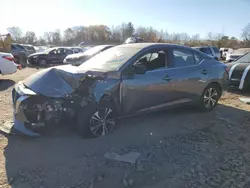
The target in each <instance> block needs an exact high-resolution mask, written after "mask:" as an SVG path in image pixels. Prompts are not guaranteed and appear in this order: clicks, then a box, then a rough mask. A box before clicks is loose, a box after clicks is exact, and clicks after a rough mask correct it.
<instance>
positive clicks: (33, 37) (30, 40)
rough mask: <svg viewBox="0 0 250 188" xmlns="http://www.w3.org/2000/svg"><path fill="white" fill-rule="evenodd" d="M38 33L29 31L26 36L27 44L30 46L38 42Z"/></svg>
mask: <svg viewBox="0 0 250 188" xmlns="http://www.w3.org/2000/svg"><path fill="white" fill-rule="evenodd" d="M36 40H37V38H36V33H35V32H33V31H27V32H26V34H25V42H26V43H28V44H32V45H33V44H34V43H35V42H36Z"/></svg>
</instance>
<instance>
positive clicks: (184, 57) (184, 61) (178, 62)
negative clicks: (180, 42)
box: [173, 49, 196, 67]
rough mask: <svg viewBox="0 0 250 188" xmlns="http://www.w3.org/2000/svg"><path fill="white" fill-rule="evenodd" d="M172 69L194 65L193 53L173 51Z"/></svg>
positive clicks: (181, 50) (183, 50)
mask: <svg viewBox="0 0 250 188" xmlns="http://www.w3.org/2000/svg"><path fill="white" fill-rule="evenodd" d="M173 56H174V67H185V66H190V65H194V64H196V63H195V60H194V56H193V53H192V52H190V51H188V50H185V49H174V50H173Z"/></svg>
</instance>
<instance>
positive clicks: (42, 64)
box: [38, 59, 48, 67]
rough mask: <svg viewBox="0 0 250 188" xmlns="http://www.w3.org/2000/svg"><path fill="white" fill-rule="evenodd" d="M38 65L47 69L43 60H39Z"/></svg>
mask: <svg viewBox="0 0 250 188" xmlns="http://www.w3.org/2000/svg"><path fill="white" fill-rule="evenodd" d="M38 65H40V66H43V67H47V65H48V63H47V61H46V60H45V59H39V60H38Z"/></svg>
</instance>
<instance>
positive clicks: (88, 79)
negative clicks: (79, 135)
mask: <svg viewBox="0 0 250 188" xmlns="http://www.w3.org/2000/svg"><path fill="white" fill-rule="evenodd" d="M59 71H60V72H59V73H60V74H62V73H63V72H62V71H61V70H59ZM49 73H50V74H52V76H51V77H53V76H55V75H54V73H56V74H57V75H58V72H57V69H56V70H53V71H50V72H49ZM49 73H48V72H46V74H47V75H45V76H46V78H45V82H44V79H42V78H39V79H37V80H38V81H37V82H35V81H34V79H33V78H32V79H31V84H30V85H29V84H27V82H26V84H27V85H28V86H29V87H27V85H24V83H25V82H24V83H23V82H20V83H18V84H17V85H16V86H15V88H14V89H13V91H12V97H13V107H14V114H15V125H14V127H15V129H16V130H18V131H19V132H22V133H25V134H28V135H31V134H33V133H36V134H35V135H37V134H39V135H40V134H43V133H44V132H45V131H46V130H47V129H48V128H52V127H55V126H57V125H62V124H64V123H65V122H70V124H74V123H75V120H76V118H77V115H78V113H79V111H81V110H82V109H83V108H85V107H86V106H87V105H88V104H90V103H92V104H93V103H95V102H97V101H96V98H95V95H94V91H93V88H94V87H95V86H96V83H97V82H98V81H99V80H101V79H102V76H103V74H100V75H96V74H95V75H93V73H87V74H86V73H85V74H78V75H77V74H74V76H72V80H70V79H69V77H68V76H69V73H68V72H66V74H65V75H63V77H59V78H57V80H55V79H54V82H53V83H52V86H54V87H48V86H49V85H50V84H51V83H48V74H49ZM40 74H41V73H40ZM49 76H50V75H49ZM57 77H58V76H57ZM62 78H63V79H62ZM76 78H77V79H76ZM55 82H57V84H55ZM62 82H64V83H62ZM69 82H70V83H71V84H70V85H69V84H68V83H69ZM58 84H59V85H58ZM33 85H35V87H32V86H33ZM43 85H46V87H47V88H48V89H47V90H44V89H43V90H41V92H40V88H41V87H43ZM38 86H40V87H38ZM55 86H56V87H55ZM69 86H70V89H69ZM43 88H45V87H43ZM63 88H66V89H65V90H64V89H63ZM59 89H60V90H59ZM65 91H66V92H65ZM53 94H54V95H53ZM27 130H29V131H32V133H31V132H29V131H28V132H27Z"/></svg>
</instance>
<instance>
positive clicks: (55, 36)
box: [52, 29, 62, 45]
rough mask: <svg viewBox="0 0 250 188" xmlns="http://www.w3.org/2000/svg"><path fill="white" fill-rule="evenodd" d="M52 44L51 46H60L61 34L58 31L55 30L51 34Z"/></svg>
mask: <svg viewBox="0 0 250 188" xmlns="http://www.w3.org/2000/svg"><path fill="white" fill-rule="evenodd" d="M52 44H53V45H61V44H62V40H61V33H60V30H59V29H57V30H55V31H54V32H53V33H52Z"/></svg>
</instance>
